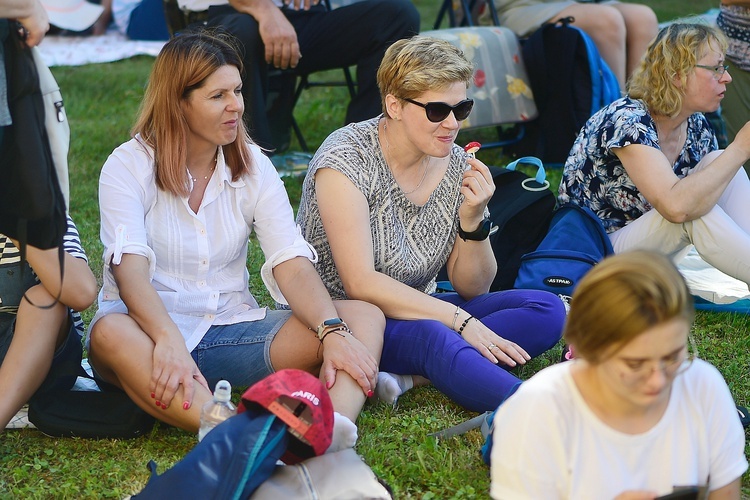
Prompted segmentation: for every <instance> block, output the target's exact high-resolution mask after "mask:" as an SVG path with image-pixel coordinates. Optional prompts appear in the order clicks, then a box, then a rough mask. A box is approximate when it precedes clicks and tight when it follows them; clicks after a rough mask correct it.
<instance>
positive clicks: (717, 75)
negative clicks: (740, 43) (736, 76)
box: [695, 64, 729, 80]
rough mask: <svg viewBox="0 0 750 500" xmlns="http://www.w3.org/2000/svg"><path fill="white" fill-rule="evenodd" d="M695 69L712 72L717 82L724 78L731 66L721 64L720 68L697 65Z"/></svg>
mask: <svg viewBox="0 0 750 500" xmlns="http://www.w3.org/2000/svg"><path fill="white" fill-rule="evenodd" d="M695 67H696V68H703V69H707V70H708V71H711V72H712V73H713V74H714V79H715V80H721V77H722V76H724V73H726V72H727V70H728V69H729V65H727V64H719V65H718V66H705V65H703V64H696V65H695Z"/></svg>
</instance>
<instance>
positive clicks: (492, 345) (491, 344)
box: [487, 342, 497, 351]
mask: <svg viewBox="0 0 750 500" xmlns="http://www.w3.org/2000/svg"><path fill="white" fill-rule="evenodd" d="M495 347H497V346H496V345H495V344H493V343H491V342H490V345H488V346H487V349H488V350H490V351H491V350H492V349H494V348H495Z"/></svg>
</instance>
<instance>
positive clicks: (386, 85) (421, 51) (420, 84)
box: [377, 35, 474, 114]
mask: <svg viewBox="0 0 750 500" xmlns="http://www.w3.org/2000/svg"><path fill="white" fill-rule="evenodd" d="M473 72H474V68H473V66H472V64H471V62H470V61H469V60H468V59H466V56H464V53H463V52H462V51H461V49H459V48H458V47H456V46H455V45H453V44H451V43H450V42H448V41H446V40H442V39H439V38H432V37H428V36H421V35H417V36H414V37H412V38H405V39H402V40H398V41H397V42H395V43H394V44H393V45H391V46H390V47H389V48H388V50H386V52H385V55H384V56H383V60H382V61H381V62H380V68H378V77H377V78H378V88H379V89H380V99H381V101H382V104H383V112H384V113H386V114H387V113H388V111H387V110H386V109H385V96H387V95H388V94H391V95H393V96H395V97H397V98H399V99H415V98H417V97H419V96H420V95H422V94H424V93H425V92H427V91H429V90H442V89H444V88H446V87H448V86H450V85H451V84H454V83H456V82H461V83H464V84H466V88H469V82H470V81H471V75H472V74H473Z"/></svg>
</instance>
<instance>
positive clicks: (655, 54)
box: [627, 23, 727, 117]
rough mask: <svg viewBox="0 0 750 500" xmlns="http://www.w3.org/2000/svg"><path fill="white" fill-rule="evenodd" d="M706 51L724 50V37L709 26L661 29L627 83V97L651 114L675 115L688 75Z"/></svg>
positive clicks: (725, 43) (699, 25)
mask: <svg viewBox="0 0 750 500" xmlns="http://www.w3.org/2000/svg"><path fill="white" fill-rule="evenodd" d="M709 49H714V50H717V51H719V52H720V53H722V54H724V53H726V51H727V40H726V38H725V37H724V35H723V34H722V33H721V32H720V31H719V30H718V29H716V28H714V27H713V26H709V25H706V24H688V23H674V24H670V25H669V26H667V27H665V28H662V30H661V31H659V34H658V35H656V38H654V41H653V42H651V44H650V45H649V47H648V49H646V53H645V54H644V55H643V58H642V59H641V62H640V65H639V67H638V68H637V69H636V70H635V72H633V76H632V77H631V78H630V80H629V81H628V84H627V89H628V95H629V96H630V97H631V98H633V99H639V100H641V101H643V102H644V103H645V104H646V106H647V107H648V109H649V111H650V112H652V113H656V114H659V115H664V116H670V117H671V116H675V115H676V114H677V113H678V112H679V111H680V109H681V108H682V99H683V98H684V97H685V85H686V83H687V77H688V75H689V74H690V73H692V72H693V71H695V65H696V63H697V62H698V59H700V58H701V57H703V56H704V55H705V54H706V53H707V52H708V50H709ZM675 79H677V80H679V81H680V82H681V86H677V85H676V84H675Z"/></svg>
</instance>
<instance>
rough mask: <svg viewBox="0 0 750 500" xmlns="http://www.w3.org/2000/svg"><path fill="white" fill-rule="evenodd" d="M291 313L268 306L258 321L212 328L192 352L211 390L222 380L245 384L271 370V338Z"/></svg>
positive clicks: (236, 385)
mask: <svg viewBox="0 0 750 500" xmlns="http://www.w3.org/2000/svg"><path fill="white" fill-rule="evenodd" d="M291 317H292V311H273V310H269V311H268V312H267V313H266V317H265V318H263V319H261V320H258V321H243V322H241V323H235V324H233V325H214V326H212V327H211V328H209V329H208V331H207V332H206V334H205V335H204V336H203V338H202V339H201V341H200V342H199V343H198V345H197V346H196V347H195V349H193V351H192V352H191V353H190V354H191V356H192V357H193V359H194V360H195V363H196V364H197V365H198V369H200V371H201V373H202V374H203V376H204V377H206V381H208V386H209V387H210V388H211V390H213V388H214V387H215V386H216V382H218V381H219V380H228V381H229V383H230V384H232V386H235V387H242V386H249V385H253V384H254V383H255V382H258V381H259V380H261V379H263V378H265V377H267V376H268V375H270V374H272V373H273V372H274V369H273V366H272V365H271V342H273V339H274V337H276V333H277V332H278V331H279V330H280V329H281V327H282V326H284V323H286V322H287V321H288V320H289V318H291Z"/></svg>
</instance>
